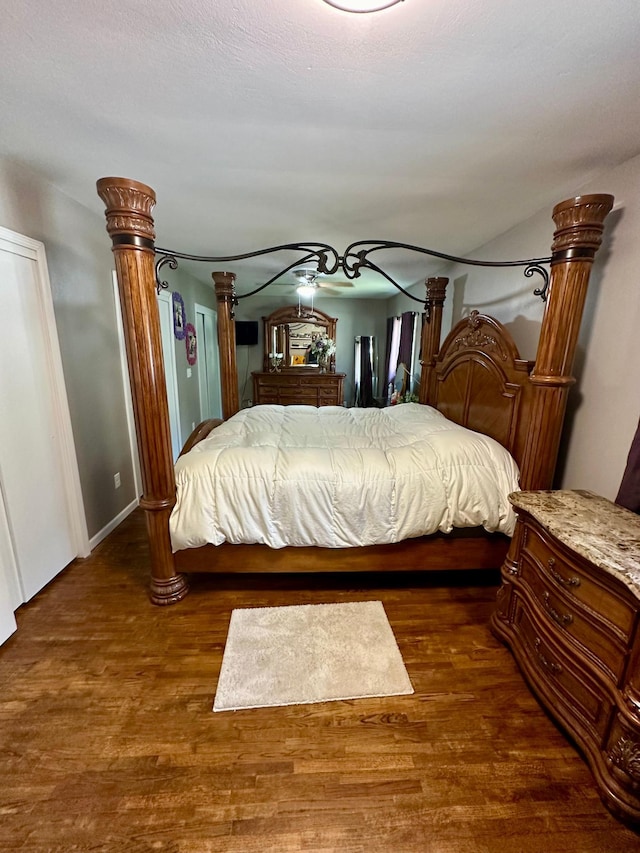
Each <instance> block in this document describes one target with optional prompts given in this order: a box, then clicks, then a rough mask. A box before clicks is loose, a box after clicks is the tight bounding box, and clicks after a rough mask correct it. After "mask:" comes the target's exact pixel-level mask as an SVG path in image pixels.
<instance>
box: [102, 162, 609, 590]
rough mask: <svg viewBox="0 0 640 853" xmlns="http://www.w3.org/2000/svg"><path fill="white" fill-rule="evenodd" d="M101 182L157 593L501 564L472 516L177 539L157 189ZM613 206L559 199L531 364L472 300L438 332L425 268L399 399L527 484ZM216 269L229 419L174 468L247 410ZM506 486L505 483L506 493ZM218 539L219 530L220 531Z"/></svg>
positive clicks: (229, 302)
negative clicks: (409, 371)
mask: <svg viewBox="0 0 640 853" xmlns="http://www.w3.org/2000/svg"><path fill="white" fill-rule="evenodd" d="M98 193H99V195H100V197H101V198H102V200H103V201H104V203H105V207H106V218H107V231H108V233H109V234H110V236H111V239H112V245H113V252H114V255H115V261H116V272H117V276H118V282H119V291H120V299H121V304H122V309H123V320H124V325H125V340H126V345H127V356H128V361H129V373H130V378H131V385H132V394H133V404H134V413H135V419H136V429H137V436H138V449H139V454H140V465H141V470H142V479H143V496H142V499H141V502H140V504H141V506H142V508H143V509H144V511H145V515H146V521H147V531H148V536H149V546H150V558H151V582H150V596H151V600H152V602H153V603H155V604H173V603H175V602H177V601H179V600H180V599H182V598H183V597H184V596H185V595H186V594H187V592H188V589H189V584H188V575H189V573H191V572H212V571H219V572H220V571H221V572H228V571H240V572H256V571H260V572H262V571H271V572H283V571H289V572H290V571H296V572H297V571H312V572H316V571H359V570H366V571H374V570H385V571H388V570H394V569H403V570H419V571H424V570H461V569H487V568H493V569H496V568H499V566H500V565H501V564H502V562H503V560H504V557H505V555H506V551H507V548H508V545H509V533H510V527H509V521H508V520H507V521H506V524H494V523H493V522H492V521H489V523H488V524H486V525H485V526H478V525H477V524H475V521H474V520H473V519H472V518H470V519H469V524H471V525H472V526H468V525H467V526H464V527H461V528H455V529H454V530H452V531H451V532H447V531H448V529H449V525H448V523H446V522H445V523H443V524H442V525H440V524H438V525H437V530H436V532H434V533H431V534H429V535H427V534H424V535H423V534H422V533H420V532H418V531H417V530H416V528H415V527H413V528H411V529H410V535H409V536H408V538H405V537H401V539H400V541H382V542H378V541H374V542H371V543H370V542H368V540H366V539H365V540H363V544H349V545H347V544H345V546H344V547H342V543H341V542H339V543H337V546H336V542H333V543H331V542H322V543H321V544H306V543H305V542H304V541H303V540H295V539H294V541H296V544H295V545H291V544H288V541H287V540H286V538H285V539H280V540H277V541H272V542H271V544H270V545H269V544H264V542H262V540H260V539H259V538H258V539H255V538H254V539H253V540H250V541H249V542H244V541H242V539H241V538H235V539H234V537H231V538H232V539H234V541H229V540H228V537H226V536H224V537H222V539H221V540H220V542H219V544H213V542H211V541H208V542H207V543H206V544H201V541H200V539H195V540H194V542H193V547H182V545H183V544H186V545H187V546H188V545H190V543H189V541H186V542H185V543H181V542H177V541H176V540H175V538H174V541H172V529H171V525H172V523H173V522H172V521H171V519H172V515H173V516H174V521H175V513H179V511H180V508H178V510H175V512H174V508H175V506H176V472H175V471H174V465H173V461H172V454H171V440H170V433H169V418H168V411H167V396H166V389H165V387H164V379H163V376H164V372H163V369H162V345H161V337H160V325H159V317H158V309H157V303H156V284H157V279H156V276H157V272H156V261H155V253H156V247H155V243H154V240H155V233H154V224H153V218H152V210H153V208H154V206H155V194H154V192H153V190H152V189H151V188H150V187H148V186H146V185H145V184H141V183H139V182H137V181H133V180H131V179H126V178H102V179H100V180H99V181H98ZM612 205H613V198H612V197H611V196H609V195H604V194H602V195H589V196H582V197H577V198H574V199H569V200H567V201H564V202H561V203H560V204H558V205H556V206H555V208H554V210H553V220H554V222H555V226H556V229H555V232H554V237H553V243H552V255H551V257H550V258H549V259H548V260H549V262H550V280H549V283H548V287H547V288H545V294H544V295H545V297H546V302H545V310H544V316H543V320H542V324H541V331H540V339H539V344H538V349H537V354H536V359H535V361H526V360H523V359H522V358H521V357H520V355H519V353H518V350H517V347H516V345H515V343H514V341H513V339H512V338H511V336H510V334H509V332H508V331H507V329H506V328H505V327H504V326H502V325H501V324H500V323H499V322H498V321H497V320H495V319H494V318H492V317H490V316H488V315H485V314H480V313H478V312H475V311H474V312H472V314H471V315H470V316H469V317H468V318H465V319H464V320H462V321H461V322H460V323H458V324H457V325H456V326H455V327H454V328H453V329H452V330H451V332H450V333H449V334H448V335H447V337H446V338H445V340H444V341H443V342H441V340H440V338H441V325H442V309H443V305H444V299H445V293H446V284H447V282H446V279H443V278H428V279H427V280H426V282H425V290H426V293H425V300H424V306H425V316H426V322H425V323H424V326H423V335H422V346H421V362H422V373H421V378H420V393H419V401H420V402H419V404H402V406H399V407H398V408H399V409H405V408H406V407H409V408H407V409H406V414H407V415H409V414H410V412H411V408H412V405H416V406H417V407H418V408H419V407H420V406H424V407H429V408H430V409H432V410H435V415H436V416H437V417H442V416H444V417H445V418H447V419H448V420H449V421H451V422H453V423H454V424H456V425H459V426H461V427H464V428H465V429H468V430H471V431H472V432H474V433H478V434H480V435H481V436H488V437H489V439H490V440H491V441H492V442H495V443H496V444H497V445H499V446H500V448H501V449H504V450H505V451H507V453H508V455H509V457H510V458H511V459H512V460H513V462H514V463H515V465H517V469H518V470H519V485H520V487H521V488H523V489H527V490H532V489H546V488H550V487H551V486H552V482H553V474H554V469H555V464H556V459H557V454H558V447H559V442H560V437H561V431H562V424H563V419H564V413H565V408H566V400H567V394H568V391H569V388H570V386H571V384H572V383H573V381H574V379H573V377H572V367H573V360H574V355H575V348H576V344H577V339H578V333H579V328H580V322H581V317H582V311H583V307H584V301H585V296H586V291H587V287H588V281H589V274H590V270H591V266H592V263H593V259H594V257H595V253H596V251H597V249H598V247H599V245H600V242H601V235H602V230H603V225H604V220H605V218H606V216H607V214H608V212H609V211H610V210H611V207H612ZM426 253H427V254H434V253H430V252H426ZM435 254H437V253H435ZM438 256H440V257H441V255H438ZM185 257H186V256H185ZM483 263H485V265H490V264H488V263H487V262H483ZM522 263H524V262H522ZM500 265H501V263H500V262H498V263H497V264H496V266H500ZM212 275H213V280H214V286H215V291H216V296H217V301H218V341H219V349H220V363H221V386H222V403H223V422H221V421H211V422H205V423H204V424H201V425H199V426H198V427H197V428H196V430H195V431H194V433H193V434H192V436H190V438H189V440H188V441H187V443H186V445H185V448H184V449H183V455H182V456H181V460H179V464H178V466H177V467H178V476H180V471H181V470H182V467H183V465H184V464H185V463H184V462H183V461H182V459H183V458H186V457H187V456H192V458H198V457H202V456H203V455H204V454H203V452H202V448H204V447H206V446H207V445H206V444H203V442H207V441H209V442H210V444H213V445H214V446H215V445H216V444H217V442H218V440H219V439H218V437H216V430H222V432H224V431H225V430H228V429H229V423H231V424H232V427H231V428H232V429H234V428H235V427H234V426H233V424H236V423H237V422H239V421H242V420H243V419H244V418H246V415H243V414H242V413H241V412H239V400H238V384H237V369H236V356H235V326H234V318H233V308H234V305H235V302H236V293H235V276H234V275H233V273H229V272H214V273H213V274H212ZM260 408H262V407H257V409H260ZM276 408H277V407H276ZM287 408H289V407H287ZM304 408H306V409H308V408H309V407H304ZM290 414H291V416H293V414H294V413H293V412H291V413H290ZM306 414H307V415H308V414H309V412H308V411H307V412H306ZM220 435H222V433H220ZM512 485H513V483H510V484H509V485H505V489H511V487H512ZM506 497H507V495H506V494H504V495H503V496H502V499H503V500H506ZM254 503H255V501H254ZM327 511H328V510H327ZM498 514H500V513H498ZM476 520H477V519H476ZM204 541H206V540H204ZM213 541H214V542H215V541H218V540H216V539H215V537H214V540H213ZM265 541H267V540H265ZM176 545H180V547H177V548H176ZM274 545H275V546H276V547H274ZM327 545H329V547H327Z"/></svg>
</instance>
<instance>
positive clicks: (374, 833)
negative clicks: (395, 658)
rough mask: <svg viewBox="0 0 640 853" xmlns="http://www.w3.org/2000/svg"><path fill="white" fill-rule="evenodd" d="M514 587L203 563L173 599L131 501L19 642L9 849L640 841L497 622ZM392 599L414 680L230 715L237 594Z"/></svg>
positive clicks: (574, 849)
mask: <svg viewBox="0 0 640 853" xmlns="http://www.w3.org/2000/svg"><path fill="white" fill-rule="evenodd" d="M465 583H466V584H470V583H472V584H473V585H472V586H471V585H469V586H465ZM496 583H497V576H491V577H489V578H488V579H486V581H485V583H484V584H482V583H481V581H480V579H479V578H478V576H475V577H474V578H473V579H469V578H468V577H467V578H464V577H460V576H457V577H456V578H455V579H454V583H453V584H452V583H450V582H449V583H445V582H443V580H442V579H441V578H440V579H439V578H437V577H434V576H424V577H422V576H416V575H415V574H412V575H411V576H400V577H399V576H395V577H393V578H389V577H387V576H375V575H370V576H367V577H365V578H360V577H354V576H329V575H323V576H308V575H307V576H303V577H301V578H296V577H293V578H278V577H277V576H273V575H263V576H251V575H250V576H246V575H245V576H226V577H217V578H216V577H213V576H196V577H194V578H193V586H192V591H191V592H190V594H189V595H188V596H187V598H186V599H185V600H184V601H183V602H181V603H180V604H178V605H175V606H173V607H167V608H158V607H154V606H153V605H151V604H150V603H149V602H148V599H147V592H146V587H147V549H146V540H145V534H144V524H143V520H142V516H141V514H140V513H139V512H136V513H134V515H133V516H131V517H130V518H129V519H127V520H126V521H125V522H124V523H123V524H122V525H121V526H120V527H119V528H118V529H117V530H116V531H115V532H114V533H113V534H111V536H110V537H109V538H108V539H107V540H105V542H103V543H102V545H101V546H99V547H98V548H97V549H96V550H95V551H94V553H93V555H92V556H91V557H90V558H89V559H87V560H83V561H77V562H76V563H74V564H73V565H72V566H70V567H69V568H68V569H67V570H66V571H65V572H64V573H63V575H62V576H61V577H59V578H58V579H56V580H55V581H54V582H53V583H51V584H50V585H49V587H47V588H46V589H45V590H43V592H41V593H40V594H39V595H38V596H37V597H36V598H35V599H34V600H33V601H31V602H30V603H29V604H28V605H25V606H24V607H22V608H21V609H20V610H19V611H18V613H17V619H18V626H19V628H18V632H17V633H16V634H15V635H14V636H13V637H12V638H11V639H10V640H9V641H8V642H7V643H6V644H5V645H4V646H3V647H2V648H0V750H1V758H0V849H2V850H3V851H4V850H6V851H21V852H22V851H33V853H35V851H38V853H40V851H55V853H75V851H83V853H84V851H87V853H89V851H91V852H92V853H93V851H103V853H121V852H122V853H125V851H126V853H151V851H163V853H164V852H165V851H169V852H170V853H218V851H223V853H254V851H260V853H267V851H268V853H272V851H277V852H278V853H287V852H288V851H309V853H329V851H331V853H334V851H340V853H365V851H366V853H387V851H390V853H418V851H419V853H485V851H489V853H494V851H496V853H498V851H499V853H510V851H513V853H554V851H563V853H568V851H571V853H596V851H602V853H604V852H605V851H606V853H617V851H620V853H622V851H625V853H629V851H631V850H640V834H638V833H636V832H634V831H632V830H630V829H629V828H626V827H624V826H623V825H622V824H620V823H619V822H618V821H617V820H615V819H614V818H613V817H612V816H611V815H610V814H609V812H608V811H607V810H606V809H605V807H604V806H603V805H602V803H601V801H600V799H599V797H598V794H597V791H596V788H595V785H594V784H593V782H592V779H591V775H590V772H589V770H588V768H587V766H586V765H585V763H584V762H583V760H582V759H581V758H580V756H579V754H578V753H577V752H576V750H575V749H574V747H573V746H572V745H571V744H570V743H569V742H568V741H567V740H566V739H565V737H564V736H563V735H562V734H561V733H560V731H559V730H558V729H557V728H556V727H555V725H554V724H553V723H552V722H551V721H550V720H549V719H548V718H547V717H546V715H545V713H544V712H543V711H542V710H541V708H540V706H539V705H538V704H537V702H536V700H535V699H534V698H533V697H532V695H531V694H530V693H529V691H528V689H527V688H526V687H525V685H524V682H523V681H522V678H521V677H520V675H519V673H518V670H517V668H516V665H515V664H514V662H513V659H512V658H511V655H510V653H509V652H508V651H507V650H506V648H504V647H503V646H501V645H500V643H499V642H498V641H497V640H496V639H495V638H494V637H493V636H492V634H491V633H490V631H489V628H488V621H489V616H490V613H491V612H492V609H493V603H494V597H495V589H496V586H495V585H496ZM367 584H370V586H369V587H367ZM374 599H376V600H378V599H379V600H381V601H382V602H383V603H384V606H385V609H386V612H387V615H388V617H389V620H390V622H391V625H392V627H393V629H394V632H395V634H396V637H397V640H398V644H399V646H400V649H401V652H402V654H403V657H404V660H405V663H406V665H407V669H408V672H409V675H410V677H411V679H412V682H413V685H414V687H415V690H416V692H415V694H414V695H413V696H399V697H392V698H385V699H375V700H355V701H348V702H331V703H326V704H319V705H307V706H299V707H293V708H272V709H265V710H262V709H259V710H252V711H240V712H235V713H219V714H213V713H212V711H211V707H212V703H213V697H214V694H215V688H216V680H217V675H218V671H219V668H220V663H221V659H222V652H223V649H224V642H225V636H226V630H227V625H228V621H229V617H230V613H231V610H232V609H233V608H234V607H256V606H263V605H275V604H293V603H295V604H303V603H320V602H330V601H359V600H374Z"/></svg>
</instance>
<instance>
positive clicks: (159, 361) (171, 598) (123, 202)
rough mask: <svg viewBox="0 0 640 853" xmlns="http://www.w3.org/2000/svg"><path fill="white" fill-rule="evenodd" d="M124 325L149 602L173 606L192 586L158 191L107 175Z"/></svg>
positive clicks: (102, 184)
mask: <svg viewBox="0 0 640 853" xmlns="http://www.w3.org/2000/svg"><path fill="white" fill-rule="evenodd" d="M97 189H98V195H99V196H100V198H101V199H102V200H103V202H104V203H105V207H106V218H107V231H108V233H109V235H110V236H111V239H112V243H113V254H114V257H115V264H116V273H117V276H118V288H119V292H120V303H121V305H122V316H123V321H124V330H125V342H126V348H127V359H128V362H129V376H130V378H131V391H132V395H133V409H134V414H135V419H136V428H137V429H136V431H137V436H138V452H139V454H140V466H141V469H142V485H143V495H142V499H141V501H140V506H141V507H142V508H143V509H144V510H145V513H146V521H147V532H148V535H149V546H150V551H151V600H152V601H153V603H154V604H173V603H174V602H176V601H179V600H180V599H181V598H183V597H184V596H185V595H186V593H187V592H188V589H189V586H188V584H187V580H186V578H185V576H184V575H182V574H179V573H177V572H176V569H175V565H174V560H173V554H172V552H171V542H170V538H169V516H170V514H171V510H172V509H173V506H174V504H175V500H176V497H175V491H176V489H175V477H174V472H173V458H172V449H171V433H170V429H169V411H168V406H167V390H166V385H165V380H164V371H163V369H162V366H163V358H162V338H161V333H160V318H159V313H158V303H157V295H156V282H155V264H154V251H155V247H154V238H155V232H154V228H153V217H152V216H151V211H152V210H153V207H154V205H155V202H156V197H155V193H154V191H153V190H152V189H151V188H150V187H148V186H146V185H145V184H141V183H139V182H138V181H132V180H130V179H128V178H101V179H100V180H99V181H98V183H97Z"/></svg>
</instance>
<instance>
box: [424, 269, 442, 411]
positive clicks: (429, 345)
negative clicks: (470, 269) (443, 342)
mask: <svg viewBox="0 0 640 853" xmlns="http://www.w3.org/2000/svg"><path fill="white" fill-rule="evenodd" d="M447 284H449V279H448V278H435V277H434V278H428V279H427V280H426V281H425V287H426V289H427V299H426V314H427V316H426V318H425V322H424V325H423V327H422V346H421V350H420V364H421V365H422V371H421V373H420V392H419V396H418V399H419V400H420V402H421V403H429V404H431V403H432V400H433V387H432V385H433V370H434V367H435V364H436V358H437V357H438V350H439V349H440V335H441V331H442V308H443V305H444V300H445V296H446V291H447Z"/></svg>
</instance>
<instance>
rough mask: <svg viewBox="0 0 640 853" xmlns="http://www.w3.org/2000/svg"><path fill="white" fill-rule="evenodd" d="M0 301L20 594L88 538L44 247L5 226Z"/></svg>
mask: <svg viewBox="0 0 640 853" xmlns="http://www.w3.org/2000/svg"><path fill="white" fill-rule="evenodd" d="M0 304H1V305H2V313H3V320H4V322H3V330H2V335H0V401H1V402H0V409H1V411H0V485H1V495H2V501H3V513H4V516H5V518H6V521H7V526H8V530H9V541H10V545H11V548H12V551H13V558H14V564H15V567H16V569H17V572H16V573H17V586H18V594H19V597H20V599H21V600H22V601H28V600H29V599H30V598H31V597H32V596H33V595H35V594H36V593H37V592H38V591H39V590H40V589H42V587H43V586H45V584H47V583H48V582H49V581H50V580H51V579H52V578H53V577H55V575H57V574H58V572H60V571H61V570H62V569H63V568H64V567H65V566H66V565H67V564H68V563H70V562H71V560H73V559H74V557H76V556H78V555H79V554H82V553H84V554H87V553H88V541H87V535H86V524H85V520H84V512H83V510H82V504H81V497H80V489H79V480H78V473H77V464H76V460H75V451H74V448H73V442H72V439H71V425H70V422H69V413H68V407H67V400H66V393H65V390H64V382H63V379H62V365H61V362H60V352H59V347H58V340H57V336H56V329H55V321H54V318H53V306H52V302H51V293H50V290H49V280H48V275H47V272H46V261H45V257H44V247H43V246H42V244H41V243H38V242H37V241H35V240H30V239H29V238H26V237H22V236H21V235H19V234H15V233H14V232H11V231H7V230H6V229H0ZM83 526H84V529H83ZM13 603H14V605H15V601H14V602H13ZM18 603H19V602H18Z"/></svg>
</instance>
